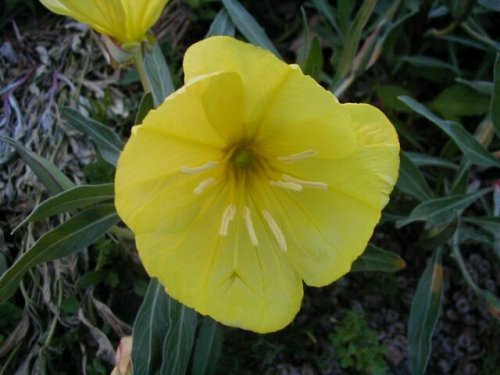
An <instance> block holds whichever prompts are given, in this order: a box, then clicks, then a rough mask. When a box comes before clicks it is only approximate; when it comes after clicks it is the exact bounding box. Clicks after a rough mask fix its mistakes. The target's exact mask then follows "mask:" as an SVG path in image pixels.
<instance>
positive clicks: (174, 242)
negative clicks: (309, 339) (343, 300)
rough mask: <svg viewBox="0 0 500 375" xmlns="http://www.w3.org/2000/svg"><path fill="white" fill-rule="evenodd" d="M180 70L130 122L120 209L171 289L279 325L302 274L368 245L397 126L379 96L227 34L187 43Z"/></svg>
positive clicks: (386, 185)
mask: <svg viewBox="0 0 500 375" xmlns="http://www.w3.org/2000/svg"><path fill="white" fill-rule="evenodd" d="M184 73H185V85H184V87H182V88H181V89H179V90H178V91H177V92H175V93H174V94H172V95H171V96H169V97H168V98H167V99H166V100H165V101H164V102H163V104H161V105H160V106H159V107H158V108H157V109H155V110H152V111H151V112H149V114H148V115H147V116H146V118H145V119H144V121H143V123H142V124H141V125H139V126H135V127H134V128H133V130H132V135H131V137H130V139H129V141H128V142H127V144H126V146H125V149H124V151H123V153H122V154H121V156H120V159H119V162H118V167H117V172H116V180H115V190H116V207H117V210H118V213H119V214H120V216H121V217H122V219H123V220H124V221H125V223H126V224H127V225H128V226H129V227H130V228H131V229H132V230H133V231H134V233H135V235H136V244H137V248H138V252H139V255H140V258H141V260H142V262H143V264H144V267H145V268H146V270H147V272H148V273H149V274H150V275H151V276H152V277H157V278H158V279H159V281H160V282H161V283H162V284H163V285H164V286H165V289H166V291H167V293H168V294H169V295H170V296H171V297H173V298H175V299H177V300H178V301H180V302H182V303H183V304H185V305H187V306H190V307H192V308H194V309H196V310H197V311H198V312H200V313H201V314H207V315H210V316H212V317H213V318H214V319H216V320H218V321H220V322H222V323H224V324H226V325H230V326H236V327H241V328H245V329H249V330H252V331H256V332H270V331H275V330H278V329H280V328H282V327H284V326H285V325H287V324H288V323H290V322H291V321H292V319H293V318H294V316H295V315H296V313H297V311H298V310H299V308H300V304H301V300H302V296H303V284H302V283H303V282H305V283H306V284H307V285H311V286H324V285H327V284H330V283H331V282H333V281H334V280H336V279H338V278H339V277H341V276H342V275H344V274H345V273H347V272H348V271H349V270H350V267H351V264H352V263H353V261H354V260H355V259H356V258H357V257H358V256H359V255H360V254H361V253H362V252H363V250H364V249H365V247H366V245H367V242H368V239H369V238H370V236H371V235H372V232H373V229H374V227H375V225H376V224H377V222H378V221H379V219H380V213H381V210H382V208H383V207H384V206H385V205H386V203H387V201H388V199H389V194H390V192H391V190H392V189H393V186H394V184H395V182H396V179H397V174H398V166H399V157H398V154H399V143H398V138H397V135H396V132H395V131H394V128H393V126H392V125H391V123H390V122H389V120H388V119H387V118H386V117H385V116H384V115H383V114H382V113H381V112H380V111H379V110H378V109H376V108H375V107H373V106H370V105H367V104H339V103H338V101H337V99H336V98H335V97H334V96H333V95H332V94H331V93H330V92H328V91H326V90H325V89H323V88H322V87H321V86H320V85H318V84H317V83H316V82H315V81H314V80H313V79H312V78H310V77H308V76H306V75H304V74H303V73H302V71H301V70H300V68H299V67H297V66H295V65H287V64H285V63H284V62H282V61H280V60H279V59H278V58H277V57H275V56H274V55H273V54H271V53H270V52H268V51H265V50H263V49H261V48H258V47H255V46H253V45H250V44H246V43H243V42H240V41H237V40H236V39H233V38H229V37H213V38H209V39H205V40H203V41H201V42H198V43H196V44H195V45H193V46H192V47H190V48H189V49H188V51H187V52H186V55H185V58H184Z"/></svg>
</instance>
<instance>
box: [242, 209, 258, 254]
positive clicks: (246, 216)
mask: <svg viewBox="0 0 500 375" xmlns="http://www.w3.org/2000/svg"><path fill="white" fill-rule="evenodd" d="M243 219H244V220H245V224H246V226H247V231H248V235H249V236H250V241H252V245H254V246H257V245H258V244H259V241H258V240H257V233H255V229H254V227H253V221H252V218H251V217H250V209H249V208H248V207H245V208H244V209H243Z"/></svg>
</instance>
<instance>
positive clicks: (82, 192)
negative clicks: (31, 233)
mask: <svg viewBox="0 0 500 375" xmlns="http://www.w3.org/2000/svg"><path fill="white" fill-rule="evenodd" d="M113 197H114V185H113V184H102V185H81V186H75V187H73V188H70V189H68V190H65V191H63V192H61V193H59V194H57V195H54V196H52V197H50V198H49V199H47V200H45V201H43V202H42V203H40V204H39V205H38V206H36V207H35V209H34V210H33V211H32V212H31V214H29V215H28V217H26V219H24V220H23V221H22V223H21V224H19V225H18V226H17V227H16V229H15V230H17V228H19V227H20V226H21V225H23V224H25V223H26V222H28V221H40V220H43V219H45V218H47V217H49V216H52V215H57V214H60V213H62V212H70V211H72V210H75V209H78V208H85V207H88V206H91V205H93V204H96V203H99V202H102V201H104V200H110V199H113Z"/></svg>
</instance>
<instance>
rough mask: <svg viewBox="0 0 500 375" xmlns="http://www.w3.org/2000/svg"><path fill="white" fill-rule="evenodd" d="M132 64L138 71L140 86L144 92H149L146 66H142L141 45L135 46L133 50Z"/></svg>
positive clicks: (149, 86)
mask: <svg viewBox="0 0 500 375" xmlns="http://www.w3.org/2000/svg"><path fill="white" fill-rule="evenodd" d="M134 64H135V67H136V68H137V72H138V73H139V77H140V79H141V83H142V87H143V89H144V92H145V93H147V92H151V85H150V84H149V79H148V75H147V73H146V67H145V66H144V57H143V54H142V46H141V47H139V48H137V49H136V50H135V52H134Z"/></svg>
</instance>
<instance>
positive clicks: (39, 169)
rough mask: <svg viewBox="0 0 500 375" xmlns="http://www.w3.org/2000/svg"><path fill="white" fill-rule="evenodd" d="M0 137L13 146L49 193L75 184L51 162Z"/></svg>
mask: <svg viewBox="0 0 500 375" xmlns="http://www.w3.org/2000/svg"><path fill="white" fill-rule="evenodd" d="M0 139H1V140H3V141H5V142H7V143H8V144H10V145H11V146H13V147H14V148H15V149H16V151H17V153H18V154H19V156H20V157H21V158H22V159H23V160H24V162H25V163H26V164H28V165H29V167H30V168H31V170H32V171H33V173H35V175H36V176H37V177H38V178H39V179H40V181H41V182H42V184H43V185H44V186H45V187H46V188H47V190H48V191H49V193H50V194H57V193H60V192H61V191H64V190H66V189H69V188H71V187H73V186H75V184H74V183H73V182H71V180H70V179H69V178H68V177H66V175H64V173H62V172H61V171H60V170H59V169H58V168H57V167H56V166H55V165H54V164H53V163H51V162H50V161H48V160H47V159H44V158H42V157H41V156H39V155H37V154H35V153H34V152H32V151H30V150H28V149H27V148H26V147H24V146H23V145H21V144H20V143H19V142H17V141H16V140H14V139H12V138H9V137H5V136H2V135H0Z"/></svg>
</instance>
